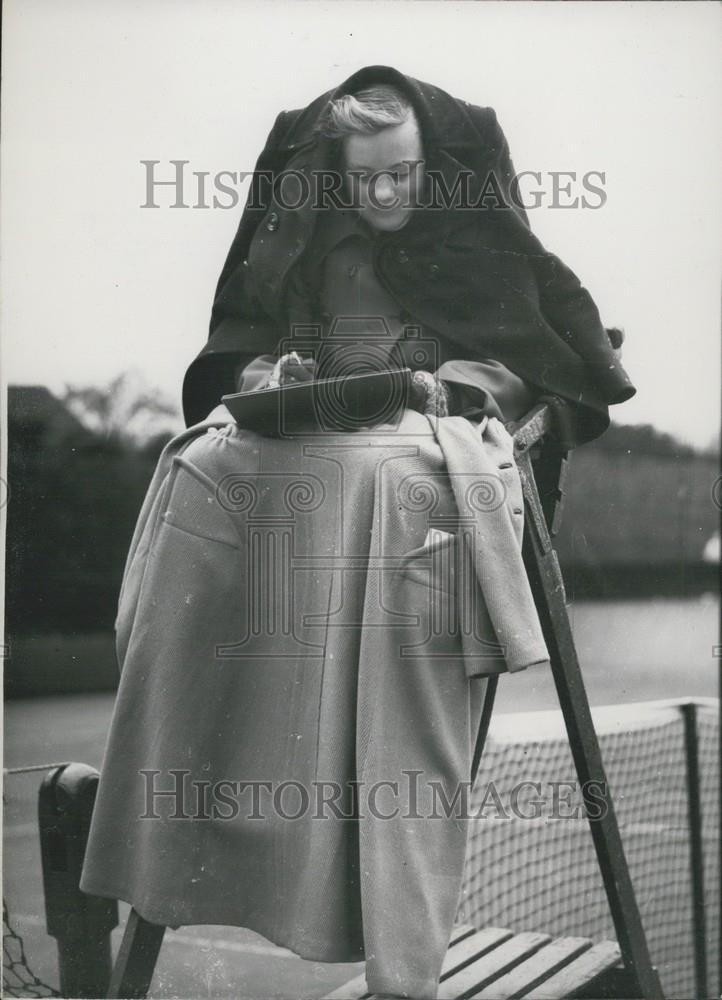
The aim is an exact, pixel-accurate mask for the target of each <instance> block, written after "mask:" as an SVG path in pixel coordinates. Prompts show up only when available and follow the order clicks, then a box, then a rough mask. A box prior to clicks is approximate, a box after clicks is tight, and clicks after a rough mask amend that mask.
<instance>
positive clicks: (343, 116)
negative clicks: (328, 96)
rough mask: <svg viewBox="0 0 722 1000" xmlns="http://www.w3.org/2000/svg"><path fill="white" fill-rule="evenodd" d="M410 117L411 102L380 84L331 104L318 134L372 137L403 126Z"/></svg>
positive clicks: (331, 137) (398, 92)
mask: <svg viewBox="0 0 722 1000" xmlns="http://www.w3.org/2000/svg"><path fill="white" fill-rule="evenodd" d="M411 114H413V108H412V106H411V102H410V101H409V100H408V99H407V98H406V97H405V96H404V95H403V94H402V93H401V92H400V91H398V90H396V88H395V87H389V86H386V85H382V84H379V85H378V86H375V87H367V88H365V89H364V90H359V92H358V93H357V94H343V95H342V96H341V97H338V98H336V100H335V101H329V103H328V106H327V107H326V110H325V112H324V114H323V116H322V118H321V121H320V122H319V127H318V131H319V132H320V133H321V134H322V135H325V136H326V138H328V139H341V138H343V136H346V135H354V134H359V133H360V134H362V135H373V133H374V132H380V131H381V130H382V129H385V128H390V127H391V126H393V125H402V124H403V123H404V122H405V121H407V120H408V118H409V116H410V115H411Z"/></svg>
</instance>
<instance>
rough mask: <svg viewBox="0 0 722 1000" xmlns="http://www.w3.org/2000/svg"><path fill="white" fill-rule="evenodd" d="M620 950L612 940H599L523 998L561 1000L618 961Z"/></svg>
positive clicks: (528, 999)
mask: <svg viewBox="0 0 722 1000" xmlns="http://www.w3.org/2000/svg"><path fill="white" fill-rule="evenodd" d="M620 958H621V952H620V950H619V945H617V944H616V943H615V942H614V941H600V942H599V944H595V945H593V946H592V947H591V948H590V949H589V950H588V951H585V952H584V954H583V955H580V956H579V958H575V959H574V960H573V961H572V962H571V963H569V965H566V966H564V968H563V969H560V970H559V972H557V973H556V974H555V975H553V976H552V977H551V979H548V980H547V981H546V982H545V983H542V985H541V986H538V987H536V988H535V989H533V990H532V991H531V993H527V994H526V996H525V998H524V1000H561V998H562V997H568V996H570V995H571V994H572V993H574V992H575V991H576V990H578V989H580V988H581V987H582V986H585V985H586V984H587V983H590V982H591V981H592V980H593V979H596V977H597V976H599V975H601V974H602V973H603V972H606V971H607V970H608V969H612V968H614V966H616V965H617V964H618V963H619V960H620Z"/></svg>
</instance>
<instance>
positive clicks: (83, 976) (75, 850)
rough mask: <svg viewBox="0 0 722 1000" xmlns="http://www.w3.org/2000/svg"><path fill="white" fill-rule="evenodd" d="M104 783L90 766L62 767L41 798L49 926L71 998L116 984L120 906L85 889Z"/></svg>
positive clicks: (97, 993) (98, 993) (102, 992)
mask: <svg viewBox="0 0 722 1000" xmlns="http://www.w3.org/2000/svg"><path fill="white" fill-rule="evenodd" d="M99 778H100V775H99V774H98V772H97V771H96V770H95V769H94V768H92V767H88V765H87V764H75V763H73V764H67V765H64V766H62V767H56V768H53V769H52V770H51V771H49V772H48V774H47V775H46V777H45V779H44V780H43V782H42V785H41V786H40V792H39V796H38V826H39V830H40V856H41V861H42V871H43V890H44V896H45V919H46V927H47V932H48V934H50V935H51V936H52V937H54V938H55V939H56V941H57V946H58V966H59V971H60V994H61V996H65V997H103V996H105V994H106V991H107V988H108V983H109V980H110V965H111V950H110V932H111V931H112V930H113V928H114V927H115V926H116V925H117V923H118V904H117V901H116V900H114V899H112V900H111V899H101V898H100V897H98V896H91V895H89V894H87V893H84V892H82V891H81V889H80V874H81V871H82V867H83V859H84V857H85V847H86V844H87V840H88V830H89V828H90V819H91V816H92V812H93V805H94V803H95V795H96V791H97V788H98V781H99Z"/></svg>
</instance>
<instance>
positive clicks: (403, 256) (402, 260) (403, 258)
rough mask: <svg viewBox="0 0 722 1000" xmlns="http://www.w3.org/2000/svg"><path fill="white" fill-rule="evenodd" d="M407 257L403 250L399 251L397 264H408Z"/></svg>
mask: <svg viewBox="0 0 722 1000" xmlns="http://www.w3.org/2000/svg"><path fill="white" fill-rule="evenodd" d="M408 262H409V255H408V254H407V253H406V251H405V250H399V264H408Z"/></svg>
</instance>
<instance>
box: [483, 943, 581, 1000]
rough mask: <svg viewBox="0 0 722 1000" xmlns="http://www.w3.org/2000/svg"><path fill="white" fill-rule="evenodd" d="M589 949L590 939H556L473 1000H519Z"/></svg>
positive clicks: (495, 981)
mask: <svg viewBox="0 0 722 1000" xmlns="http://www.w3.org/2000/svg"><path fill="white" fill-rule="evenodd" d="M591 947H592V942H591V941H590V940H589V938H582V937H576V938H556V940H553V941H550V942H549V944H547V945H544V947H543V948H540V949H539V951H537V952H535V953H534V954H533V955H532V956H531V957H530V958H527V959H526V960H525V961H523V962H522V963H521V964H520V965H517V966H516V968H514V969H512V970H511V971H510V972H507V974H506V975H505V976H502V977H501V979H496V980H494V982H493V983H492V984H491V986H487V987H486V989H483V990H482V991H481V992H480V993H475V994H474V997H473V1000H518V998H520V997H526V996H527V995H528V993H529V991H530V990H532V989H534V988H535V987H537V986H541V985H542V983H545V982H546V981H547V980H549V979H551V977H552V976H553V975H554V974H555V973H556V972H558V971H559V970H560V969H562V968H564V966H565V965H568V964H569V963H570V962H571V961H572V960H573V959H575V958H577V956H579V955H581V954H583V953H584V952H585V951H588V950H589V949H590V948H591Z"/></svg>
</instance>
